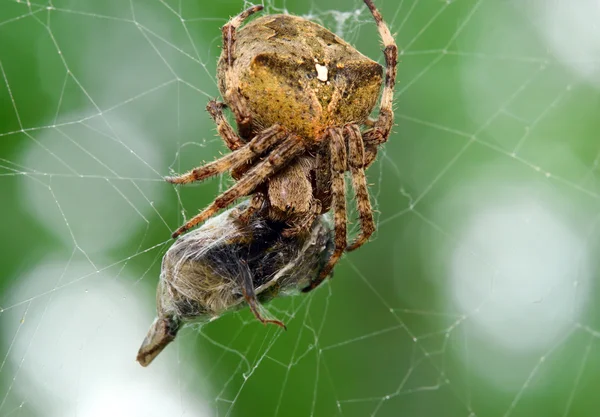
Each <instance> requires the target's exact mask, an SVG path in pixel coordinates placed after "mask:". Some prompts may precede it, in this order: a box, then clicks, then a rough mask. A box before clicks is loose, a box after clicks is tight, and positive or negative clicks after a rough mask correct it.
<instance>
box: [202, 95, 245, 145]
mask: <svg viewBox="0 0 600 417" xmlns="http://www.w3.org/2000/svg"><path fill="white" fill-rule="evenodd" d="M225 107H226V105H225V103H221V102H220V101H217V100H211V101H209V102H208V104H207V105H206V110H207V111H208V113H209V114H210V116H211V117H212V119H213V120H214V121H215V123H216V124H217V132H218V133H219V136H221V138H223V140H224V141H225V145H227V147H228V148H229V150H231V151H236V150H238V149H239V148H241V147H242V146H244V145H245V142H244V141H243V140H242V138H240V137H239V136H238V134H237V133H235V130H233V127H232V126H231V125H230V124H229V122H228V121H227V119H226V118H225V115H224V114H223V109H224V108H225Z"/></svg>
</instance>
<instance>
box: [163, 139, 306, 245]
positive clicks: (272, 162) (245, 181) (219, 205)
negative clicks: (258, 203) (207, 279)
mask: <svg viewBox="0 0 600 417" xmlns="http://www.w3.org/2000/svg"><path fill="white" fill-rule="evenodd" d="M248 145H250V144H248ZM303 150H304V145H303V144H302V140H301V139H300V138H299V137H298V136H296V135H290V136H288V137H287V139H285V140H284V141H283V142H282V143H281V144H280V145H279V146H277V148H275V149H274V150H273V151H272V152H271V153H270V154H269V156H268V157H267V158H265V159H264V160H263V161H261V162H259V163H258V164H256V165H255V166H254V167H253V168H252V169H250V170H249V171H248V172H246V174H245V175H244V176H243V177H242V178H241V179H240V180H239V181H238V182H236V183H235V184H234V185H233V186H232V187H231V188H230V189H228V190H227V191H225V192H224V193H223V194H221V195H220V196H218V197H217V198H216V199H215V201H213V203H212V204H211V205H209V206H208V207H207V208H206V209H204V210H203V211H202V212H200V213H199V214H197V215H196V216H195V217H193V218H192V219H190V220H189V221H188V222H187V223H185V224H184V225H183V226H181V227H180V228H179V229H177V230H176V231H175V232H174V233H173V235H172V236H173V238H176V237H177V236H179V235H180V234H182V233H184V232H186V231H188V230H189V229H191V228H192V227H194V226H196V225H197V224H200V223H202V222H203V221H205V220H206V219H208V218H209V217H211V216H213V215H214V214H216V213H217V212H218V211H219V210H221V209H223V208H225V207H227V206H229V205H230V204H231V203H233V202H234V201H235V200H237V199H238V198H240V197H244V196H247V195H248V194H250V193H252V191H254V190H255V189H256V187H258V186H259V185H260V184H262V182H263V181H264V180H265V179H267V178H268V177H269V176H271V175H273V173H275V172H277V171H278V170H279V169H281V168H282V167H284V166H285V165H286V164H288V163H289V162H290V161H291V160H292V159H294V158H295V157H296V156H297V155H298V154H299V153H301V152H302V151H303ZM240 151H241V149H240V150H239V151H237V152H234V153H232V154H231V155H235V154H236V153H239V152H240Z"/></svg>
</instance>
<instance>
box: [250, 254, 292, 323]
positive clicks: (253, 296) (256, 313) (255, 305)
mask: <svg viewBox="0 0 600 417" xmlns="http://www.w3.org/2000/svg"><path fill="white" fill-rule="evenodd" d="M240 264H241V265H240V266H241V268H240V279H241V287H242V294H243V295H244V300H246V302H247V303H248V306H249V307H250V311H252V314H254V317H256V318H257V319H258V320H259V321H260V322H261V323H262V324H267V323H272V324H276V325H277V326H279V327H281V328H283V330H287V328H286V327H285V324H283V322H281V321H279V320H270V319H265V318H264V317H263V316H262V315H261V314H260V311H258V308H259V302H258V299H257V298H256V294H255V293H254V283H253V282H252V273H251V272H250V269H249V268H248V265H247V264H246V262H245V261H240Z"/></svg>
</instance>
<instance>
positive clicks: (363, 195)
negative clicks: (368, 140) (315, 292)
mask: <svg viewBox="0 0 600 417" xmlns="http://www.w3.org/2000/svg"><path fill="white" fill-rule="evenodd" d="M344 133H345V134H346V137H347V138H348V165H349V167H350V174H351V175H352V187H353V188H354V193H355V196H356V206H357V208H358V213H359V215H360V227H361V233H360V235H358V237H357V238H356V240H354V242H352V243H351V244H350V245H348V247H347V248H346V251H352V250H354V249H358V248H359V247H361V246H362V245H363V244H364V243H366V242H367V241H368V240H369V237H371V235H372V234H373V232H374V231H375V222H374V221H373V209H372V208H371V201H370V200H369V189H368V188H367V179H366V177H365V169H364V165H365V149H364V145H363V140H362V135H361V133H360V128H359V126H358V125H357V124H351V125H347V126H346V127H345V129H344Z"/></svg>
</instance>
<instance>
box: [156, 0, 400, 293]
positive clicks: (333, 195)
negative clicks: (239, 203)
mask: <svg viewBox="0 0 600 417" xmlns="http://www.w3.org/2000/svg"><path fill="white" fill-rule="evenodd" d="M364 2H365V3H366V5H367V7H368V8H369V10H370V11H371V13H372V14H373V17H374V18H375V22H376V23H377V27H378V30H379V34H380V36H381V39H382V41H383V43H384V46H385V49H384V55H385V61H386V70H385V81H384V82H383V79H382V75H383V70H382V68H381V66H380V65H379V64H377V63H376V62H375V61H372V60H371V59H369V58H367V57H365V56H364V55H362V54H361V53H360V52H358V51H357V50H356V49H354V48H353V47H352V46H350V45H349V44H348V43H346V42H345V41H343V40H342V39H340V38H339V37H337V36H336V35H334V34H333V33H331V32H330V31H329V30H327V29H325V28H323V27H322V26H320V25H318V24H316V23H314V22H311V21H309V20H306V19H303V18H301V17H295V16H288V15H268V16H264V17H261V18H259V19H256V20H254V21H253V22H251V23H249V24H248V25H246V26H244V27H243V28H242V29H240V30H239V31H238V30H237V29H238V27H239V26H240V25H241V24H242V23H243V21H244V20H245V19H246V18H248V17H249V16H250V15H252V14H253V13H255V12H257V11H259V10H261V9H262V6H253V7H251V8H249V9H247V10H246V11H244V12H242V13H241V14H240V15H238V16H237V17H235V18H233V19H232V20H231V21H230V22H229V23H228V24H226V25H225V26H224V27H223V52H222V54H221V57H220V59H219V66H218V79H219V90H220V91H221V94H222V96H223V99H224V103H220V102H217V101H211V102H210V103H209V104H208V107H207V108H208V111H209V112H210V114H211V116H212V117H213V119H214V120H215V122H216V123H217V126H218V128H217V129H218V132H219V134H220V135H221V137H222V138H223V140H224V141H225V143H226V145H227V146H228V147H229V149H230V150H231V151H232V152H231V153H230V154H228V155H226V156H224V157H222V158H220V159H218V160H216V161H214V162H211V163H209V164H206V165H204V166H202V167H199V168H196V169H194V170H192V171H190V172H188V173H187V174H184V175H181V176H179V177H172V178H168V181H170V182H172V183H175V184H185V183H189V182H193V181H198V180H202V179H205V178H208V177H211V176H213V175H217V174H219V173H222V172H225V171H231V174H232V176H233V178H234V179H235V180H236V184H235V185H233V186H232V187H231V188H230V189H229V190H227V191H225V192H224V193H223V194H221V195H220V196H219V197H217V198H216V199H215V201H214V202H213V203H212V204H211V205H210V206H209V207H207V208H206V209H205V210H204V211H202V212H201V213H200V214H198V215H197V216H195V217H194V218H192V219H191V220H189V221H188V222H187V223H186V224H185V225H183V226H181V227H180V228H179V229H178V230H177V231H176V232H175V233H174V234H173V237H177V236H179V235H180V234H181V233H183V232H185V231H187V230H188V229H190V228H191V227H194V226H195V225H197V224H199V223H201V222H203V221H205V220H206V219H207V218H209V217H210V216H212V215H214V214H215V213H216V212H217V211H218V210H220V209H222V208H224V207H227V206H228V205H230V204H231V203H233V202H234V201H236V200H237V199H239V198H241V197H244V196H247V195H253V198H252V200H251V203H250V205H249V207H248V209H247V212H246V213H244V214H242V215H241V216H240V218H241V220H242V221H244V220H246V219H247V218H249V216H250V215H251V214H252V213H255V212H257V211H261V213H263V215H265V216H267V217H268V218H270V219H273V220H280V221H284V222H286V223H287V224H288V226H289V228H288V229H287V230H286V231H284V235H287V236H290V235H293V234H297V233H305V232H306V231H308V230H309V229H310V226H311V224H312V223H313V222H314V220H315V218H316V217H317V216H319V215H320V214H322V213H325V212H327V211H329V210H330V209H332V210H333V212H334V226H335V249H334V251H333V253H332V255H331V257H330V259H329V261H328V263H327V265H326V267H325V268H324V269H323V271H322V273H321V275H320V276H319V278H317V279H315V280H314V281H312V282H311V284H310V285H309V286H308V287H307V290H310V289H313V288H315V287H316V286H317V285H319V284H320V283H321V282H322V281H323V279H325V278H326V277H327V276H328V275H329V273H330V272H331V270H332V269H333V266H334V265H335V263H336V262H337V261H338V259H339V258H340V256H341V255H342V253H343V252H344V251H345V250H353V249H356V248H358V247H359V246H361V245H362V244H364V243H365V242H366V241H367V240H368V239H369V237H370V236H371V234H372V233H373V231H374V230H375V224H374V221H373V213H372V209H371V204H370V202H369V193H368V188H367V182H366V178H365V172H364V170H365V168H367V167H368V166H369V165H370V164H371V162H373V160H374V159H375V157H376V154H377V147H378V146H379V145H380V144H382V143H384V142H385V141H387V139H388V136H389V134H390V130H391V128H392V125H393V111H392V99H393V89H394V83H395V78H396V62H397V48H396V45H395V43H394V39H393V38H392V36H391V34H390V31H389V29H388V28H387V26H386V25H385V23H384V22H383V19H382V17H381V15H380V14H379V12H378V11H377V9H376V8H375V6H374V5H373V2H372V0H364ZM382 82H383V84H384V87H383V93H382V96H381V103H380V109H379V115H378V117H377V118H376V119H370V118H369V115H370V113H371V112H372V110H373V109H374V107H375V106H376V103H377V98H378V96H379V93H380V90H381V84H382ZM225 107H229V108H230V109H231V111H232V112H233V114H234V116H235V120H236V124H237V128H238V133H236V132H235V131H234V129H233V128H232V126H231V125H230V124H229V123H228V122H227V120H226V118H225V117H224V114H223V109H224V108H225ZM361 126H364V127H365V130H363V129H361ZM347 171H349V172H350V174H351V177H352V186H353V188H354V191H355V195H356V204H357V208H358V211H359V214H360V222H361V233H360V235H359V236H358V237H357V238H356V240H355V241H354V242H353V243H351V244H349V245H347V242H346V196H345V185H344V181H345V178H344V177H345V173H346V172H347Z"/></svg>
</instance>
